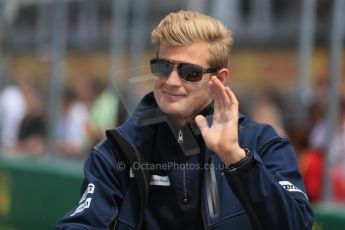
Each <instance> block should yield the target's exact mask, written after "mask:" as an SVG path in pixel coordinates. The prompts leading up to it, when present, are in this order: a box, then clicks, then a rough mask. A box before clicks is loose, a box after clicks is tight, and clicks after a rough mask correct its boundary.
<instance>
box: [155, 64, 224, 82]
mask: <svg viewBox="0 0 345 230" xmlns="http://www.w3.org/2000/svg"><path fill="white" fill-rule="evenodd" d="M175 65H177V72H178V74H179V76H180V78H181V79H182V80H184V81H187V82H198V81H200V80H201V78H202V76H203V75H204V74H205V73H216V72H217V71H218V68H206V69H205V68H202V67H201V66H199V65H195V64H191V63H185V62H181V63H175V62H172V61H170V60H167V59H162V58H153V59H151V60H150V67H151V72H152V74H153V75H154V76H156V77H165V78H168V77H169V76H170V74H171V72H172V71H173V69H174V66H175Z"/></svg>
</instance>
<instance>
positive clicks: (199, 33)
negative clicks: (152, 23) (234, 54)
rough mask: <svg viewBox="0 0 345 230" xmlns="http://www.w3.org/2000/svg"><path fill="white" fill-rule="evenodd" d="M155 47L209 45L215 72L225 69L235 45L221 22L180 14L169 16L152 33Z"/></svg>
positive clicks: (230, 33)
mask: <svg viewBox="0 0 345 230" xmlns="http://www.w3.org/2000/svg"><path fill="white" fill-rule="evenodd" d="M151 39H152V43H153V44H154V45H155V46H156V47H157V48H158V49H159V46H160V45H161V44H162V43H165V44H168V45H172V46H181V45H190V44H191V43H193V42H197V41H202V42H206V43H207V44H208V48H209V52H210V60H208V61H209V65H210V66H211V67H214V68H226V67H227V66H228V63H229V56H230V51H231V47H232V44H233V38H232V32H231V31H230V30H229V29H228V28H227V27H226V26H224V25H223V24H222V23H221V22H220V21H219V20H216V19H214V18H212V17H210V16H207V15H204V14H201V13H198V12H192V11H183V10H181V11H179V12H176V13H170V14H168V15H167V16H166V17H165V18H163V20H162V21H161V22H160V23H159V25H158V26H157V27H156V28H155V29H154V30H153V31H152V34H151Z"/></svg>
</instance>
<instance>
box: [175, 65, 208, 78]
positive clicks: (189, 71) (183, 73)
mask: <svg viewBox="0 0 345 230" xmlns="http://www.w3.org/2000/svg"><path fill="white" fill-rule="evenodd" d="M202 72H203V70H202V68H201V67H200V66H197V65H193V64H187V63H186V64H184V63H183V64H180V66H179V74H180V77H181V78H182V79H183V80H185V81H189V82H197V81H200V80H201V78H202Z"/></svg>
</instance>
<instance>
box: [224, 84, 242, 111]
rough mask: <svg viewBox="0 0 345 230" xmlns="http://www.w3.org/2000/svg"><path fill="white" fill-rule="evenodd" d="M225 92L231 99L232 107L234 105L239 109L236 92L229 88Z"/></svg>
mask: <svg viewBox="0 0 345 230" xmlns="http://www.w3.org/2000/svg"><path fill="white" fill-rule="evenodd" d="M225 91H226V94H227V95H228V96H229V98H230V102H231V105H234V106H236V107H238V105H239V103H238V100H237V98H236V96H235V94H234V92H232V90H231V89H230V88H229V87H226V90H225Z"/></svg>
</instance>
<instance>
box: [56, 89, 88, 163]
mask: <svg viewBox="0 0 345 230" xmlns="http://www.w3.org/2000/svg"><path fill="white" fill-rule="evenodd" d="M82 97H83V96H82ZM80 98H81V97H80V95H77V93H76V92H75V91H74V90H72V89H70V88H66V89H65V90H64V94H63V98H62V106H61V108H62V110H61V114H60V118H59V121H58V122H59V125H58V127H59V130H57V132H58V137H59V141H58V142H59V143H58V146H59V147H58V148H59V152H60V154H61V155H63V156H68V157H79V156H80V155H81V154H82V153H83V152H84V151H87V148H88V147H87V144H86V142H87V136H86V127H87V122H88V120H89V116H90V115H89V111H88V106H87V104H86V102H85V101H83V100H81V99H80Z"/></svg>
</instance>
